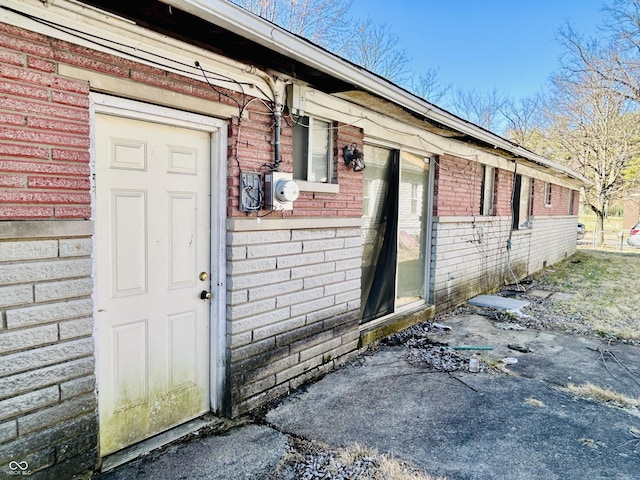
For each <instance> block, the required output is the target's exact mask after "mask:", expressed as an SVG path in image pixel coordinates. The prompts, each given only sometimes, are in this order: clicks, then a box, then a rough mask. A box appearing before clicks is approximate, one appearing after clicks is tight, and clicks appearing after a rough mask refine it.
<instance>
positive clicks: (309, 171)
mask: <svg viewBox="0 0 640 480" xmlns="http://www.w3.org/2000/svg"><path fill="white" fill-rule="evenodd" d="M332 137H333V135H332V129H331V122H328V121H325V120H319V119H317V118H313V117H300V119H299V120H298V122H297V123H296V124H295V125H294V126H293V176H294V177H295V178H296V179H298V180H306V181H308V182H318V183H331V180H332V178H331V177H332V173H333V149H332V148H331V147H332V144H333V142H332Z"/></svg>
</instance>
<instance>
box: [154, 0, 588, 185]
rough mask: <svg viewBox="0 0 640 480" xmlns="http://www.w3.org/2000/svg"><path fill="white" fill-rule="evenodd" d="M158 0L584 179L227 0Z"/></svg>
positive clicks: (460, 129)
mask: <svg viewBox="0 0 640 480" xmlns="http://www.w3.org/2000/svg"><path fill="white" fill-rule="evenodd" d="M161 1H162V2H164V3H166V4H168V5H171V6H172V7H175V8H178V9H180V10H184V11H186V12H188V13H190V14H192V15H195V16H197V17H199V18H202V19H203V20H205V21H208V22H211V23H213V24H215V25H218V26H220V27H222V28H224V29H226V30H229V31H230V32H233V33H236V34H238V35H241V36H243V37H245V38H247V39H249V40H252V41H254V42H256V43H258V44H260V45H263V46H266V47H268V48H269V49H271V50H273V51H274V52H277V53H280V54H283V55H287V56H289V57H290V58H292V59H294V60H296V61H298V62H301V63H304V64H306V65H309V66H310V67H312V68H315V69H317V70H319V71H321V72H323V73H325V74H327V75H331V76H333V77H335V78H337V79H339V80H341V81H343V82H345V83H348V84H352V85H354V86H356V87H358V88H360V89H362V90H366V91H368V92H369V93H371V94H373V95H377V96H379V97H381V98H384V99H386V100H388V101H390V102H393V103H395V104H397V105H399V106H401V107H403V108H405V109H408V110H411V111H413V112H416V113H417V114H418V115H422V116H424V117H425V118H427V119H430V120H433V121H435V122H438V123H441V124H442V125H446V126H447V127H449V128H452V129H455V130H457V131H459V132H461V133H463V134H466V135H469V136H471V137H473V138H476V139H477V140H480V141H481V142H484V143H486V144H489V145H493V146H494V147H495V148H496V149H501V150H504V151H506V152H509V153H511V154H513V155H514V156H516V157H521V158H523V159H527V160H530V161H532V162H534V163H537V164H539V165H543V166H545V167H548V168H552V169H554V170H557V171H559V172H562V173H564V174H565V175H567V176H570V177H573V178H575V179H577V180H579V181H581V182H583V183H589V181H588V180H587V179H586V178H585V177H583V176H582V175H580V174H578V173H577V172H574V171H572V170H571V169H569V168H567V167H565V166H564V165H560V164H557V163H555V162H553V161H551V160H549V159H547V158H545V157H542V156H540V155H537V154H535V153H533V152H531V151H529V150H527V149H525V148H523V147H521V146H519V145H516V144H514V143H513V142H511V141H509V140H507V139H505V138H503V137H501V136H499V135H497V134H495V133H493V132H490V131H489V130H486V129H484V128H482V127H479V126H478V125H475V124H473V123H471V122H469V121H467V120H464V119H463V118H460V117H458V116H456V115H454V114H452V113H450V112H447V111H446V110H443V109H441V108H439V107H438V106H436V105H434V104H432V103H430V102H428V101H426V100H423V99H421V98H420V97H418V96H416V95H414V94H412V93H410V92H408V91H407V90H404V89H403V88H401V87H399V86H397V85H395V84H393V83H392V82H389V81H388V80H385V79H383V78H382V77H379V76H378V75H376V74H374V73H372V72H369V71H368V70H366V69H364V68H362V67H358V66H357V65H354V64H352V63H351V62H348V61H346V60H344V59H342V58H340V57H339V56H336V55H334V54H332V53H330V52H328V51H326V50H324V49H322V48H320V47H318V46H316V45H314V44H313V43H311V42H309V41H307V40H305V39H303V38H301V37H298V36H296V35H294V34H292V33H289V32H287V31H286V30H284V29H282V28H280V27H278V26H277V25H275V24H273V23H271V22H269V21H267V20H265V19H263V18H261V17H259V16H257V15H253V14H251V13H250V12H248V11H247V10H245V9H243V8H242V7H239V6H238V5H236V4H234V3H232V2H230V1H228V0H161Z"/></svg>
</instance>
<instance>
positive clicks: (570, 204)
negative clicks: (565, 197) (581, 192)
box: [567, 189, 575, 215]
mask: <svg viewBox="0 0 640 480" xmlns="http://www.w3.org/2000/svg"><path fill="white" fill-rule="evenodd" d="M574 195H575V191H574V190H572V189H569V209H568V212H567V213H568V214H569V215H573V198H574Z"/></svg>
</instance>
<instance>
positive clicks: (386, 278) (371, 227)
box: [362, 145, 430, 323]
mask: <svg viewBox="0 0 640 480" xmlns="http://www.w3.org/2000/svg"><path fill="white" fill-rule="evenodd" d="M364 152H365V158H366V162H367V168H366V169H365V170H364V172H363V173H364V199H363V210H364V212H363V237H364V238H363V245H364V253H363V260H362V323H365V322H369V321H371V320H374V319H376V318H380V317H383V316H385V315H389V314H391V313H394V312H395V311H396V309H397V308H398V307H402V306H404V305H409V304H412V303H417V302H424V298H425V295H426V285H427V270H426V255H427V248H428V241H427V240H428V239H427V231H428V229H427V227H428V222H429V221H430V219H429V215H428V191H429V188H428V185H429V163H428V160H427V159H425V158H424V157H422V156H418V155H414V154H411V153H407V152H402V153H400V151H399V150H391V149H387V148H382V147H376V146H371V145H365V147H364Z"/></svg>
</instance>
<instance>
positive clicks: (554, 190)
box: [433, 155, 580, 216]
mask: <svg viewBox="0 0 640 480" xmlns="http://www.w3.org/2000/svg"><path fill="white" fill-rule="evenodd" d="M435 168H436V170H435V178H436V181H435V186H434V202H433V204H434V215H435V216H474V215H479V214H480V198H481V189H482V165H481V164H479V163H477V162H474V161H471V160H465V159H461V158H457V157H452V156H450V155H443V156H441V157H440V159H439V160H438V162H436V167H435ZM544 191H545V182H544V181H543V180H536V179H534V180H533V184H532V195H533V198H532V214H533V215H534V216H535V215H539V216H560V215H568V213H569V191H570V190H569V189H568V188H566V187H561V186H560V185H556V184H553V185H552V187H551V205H550V206H545V203H544V201H545V199H544ZM512 192H513V172H510V171H507V170H503V169H498V172H497V175H496V178H495V195H494V212H495V215H496V216H509V215H511V195H512ZM579 201H580V199H579V192H577V191H576V192H575V194H574V214H576V215H577V212H578V205H579Z"/></svg>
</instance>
